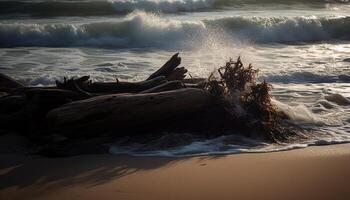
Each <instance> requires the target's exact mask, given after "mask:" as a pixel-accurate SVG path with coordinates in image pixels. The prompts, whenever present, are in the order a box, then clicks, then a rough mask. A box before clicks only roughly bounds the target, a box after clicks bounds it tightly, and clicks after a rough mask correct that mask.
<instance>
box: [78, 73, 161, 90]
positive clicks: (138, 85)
mask: <svg viewBox="0 0 350 200" xmlns="http://www.w3.org/2000/svg"><path fill="white" fill-rule="evenodd" d="M166 82H167V80H166V79H165V77H164V76H159V77H156V78H154V79H151V80H147V81H141V82H95V83H91V84H89V85H86V86H85V87H84V88H83V89H84V90H85V91H87V92H92V93H106V94H112V93H138V92H141V91H144V90H148V89H151V88H154V87H156V86H158V85H161V84H164V83H166Z"/></svg>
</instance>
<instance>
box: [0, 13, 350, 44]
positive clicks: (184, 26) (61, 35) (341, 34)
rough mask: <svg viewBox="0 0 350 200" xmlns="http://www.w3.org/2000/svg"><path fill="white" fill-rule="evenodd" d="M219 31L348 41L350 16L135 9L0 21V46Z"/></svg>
mask: <svg viewBox="0 0 350 200" xmlns="http://www.w3.org/2000/svg"><path fill="white" fill-rule="evenodd" d="M220 34H222V35H226V36H228V38H232V39H239V40H243V41H250V42H257V43H300V42H314V41H331V40H350V17H312V16H311V17H240V16H237V17H227V18H221V19H213V20H203V21H179V20H173V19H166V18H162V17H160V16H158V15H155V14H150V13H146V12H143V11H135V12H133V13H131V14H129V15H128V16H127V17H126V18H125V19H124V20H123V21H117V22H94V23H86V24H65V23H60V24H24V23H12V24H6V23H0V47H16V46H60V47H65V46H98V47H104V46H106V47H108V46H111V47H117V48H123V47H128V48H130V47H136V48H138V47H140V48H141V47H156V48H159V47H160V48H174V47H181V48H184V47H185V48H186V47H187V48H190V47H196V46H198V45H200V44H202V43H203V42H205V41H207V40H208V39H210V38H212V37H213V36H217V35H220ZM226 38H227V37H226Z"/></svg>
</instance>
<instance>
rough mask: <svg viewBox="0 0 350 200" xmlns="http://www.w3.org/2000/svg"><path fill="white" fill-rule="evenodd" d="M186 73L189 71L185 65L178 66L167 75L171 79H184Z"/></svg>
mask: <svg viewBox="0 0 350 200" xmlns="http://www.w3.org/2000/svg"><path fill="white" fill-rule="evenodd" d="M186 73H187V69H186V68H184V67H179V68H176V69H174V71H172V72H171V73H170V74H169V75H168V76H167V80H169V81H176V80H183V79H184V78H185V77H186Z"/></svg>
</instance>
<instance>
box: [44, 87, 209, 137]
mask: <svg viewBox="0 0 350 200" xmlns="http://www.w3.org/2000/svg"><path fill="white" fill-rule="evenodd" d="M211 103H212V96H211V95H210V94H209V93H208V92H206V91H204V90H200V89H193V88H185V89H179V90H174V91H167V92H160V93H150V94H134V95H130V94H113V95H104V96H98V97H93V98H89V99H86V100H82V101H75V102H72V103H69V104H66V105H63V106H61V107H59V108H57V109H54V110H52V111H50V112H49V113H48V114H47V119H48V121H49V123H50V124H52V127H53V128H54V130H58V131H61V132H64V133H66V134H69V135H71V136H74V135H79V136H81V135H83V134H88V132H90V133H91V132H94V133H96V132H105V131H113V130H114V131H116V130H121V129H124V130H125V129H126V128H128V129H134V128H137V126H139V125H147V124H152V126H157V121H161V120H165V119H168V118H171V117H174V116H178V115H182V114H186V113H187V114H188V113H190V112H194V111H198V110H201V109H205V108H206V107H207V106H209V105H210V104H211ZM77 130H79V131H77Z"/></svg>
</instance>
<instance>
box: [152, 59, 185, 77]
mask: <svg viewBox="0 0 350 200" xmlns="http://www.w3.org/2000/svg"><path fill="white" fill-rule="evenodd" d="M180 63H181V58H180V57H179V53H176V54H174V55H173V56H172V57H171V58H170V59H169V60H168V61H167V62H166V63H165V64H164V65H163V66H162V67H161V68H159V69H158V70H157V71H156V72H154V73H153V74H151V75H150V76H149V77H148V79H147V80H150V79H153V78H156V77H158V76H165V77H168V76H169V75H170V74H171V73H172V72H173V71H174V69H175V68H176V67H177V66H179V65H180Z"/></svg>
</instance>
